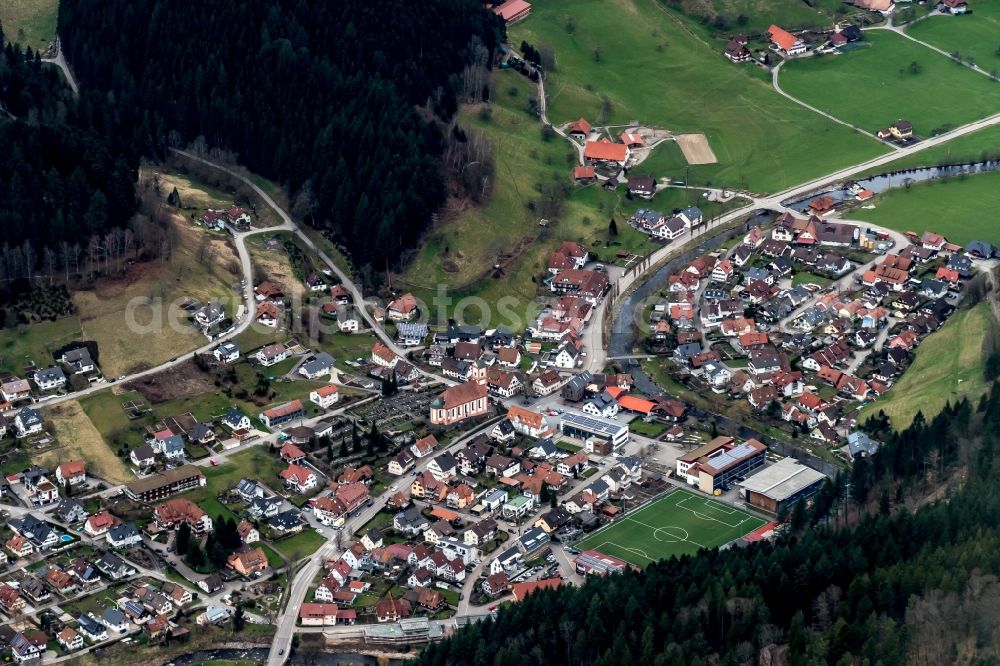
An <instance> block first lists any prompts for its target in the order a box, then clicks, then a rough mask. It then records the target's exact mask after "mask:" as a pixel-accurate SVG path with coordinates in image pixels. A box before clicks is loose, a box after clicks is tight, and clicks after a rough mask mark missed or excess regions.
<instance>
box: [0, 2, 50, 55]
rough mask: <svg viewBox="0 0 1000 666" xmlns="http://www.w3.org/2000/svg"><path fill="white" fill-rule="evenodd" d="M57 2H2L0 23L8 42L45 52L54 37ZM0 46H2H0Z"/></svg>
mask: <svg viewBox="0 0 1000 666" xmlns="http://www.w3.org/2000/svg"><path fill="white" fill-rule="evenodd" d="M58 14H59V0H3V2H0V23H2V24H3V32H4V35H5V36H6V37H7V39H8V40H10V41H12V42H20V43H21V45H22V46H30V47H31V48H33V49H35V50H39V49H41V50H43V51H44V50H45V48H46V47H48V45H49V43H50V42H52V40H54V39H55V37H56V16H57V15H58ZM0 46H3V45H2V44H0Z"/></svg>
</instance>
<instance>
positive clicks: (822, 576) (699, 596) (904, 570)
mask: <svg viewBox="0 0 1000 666" xmlns="http://www.w3.org/2000/svg"><path fill="white" fill-rule="evenodd" d="M998 433H1000V389H998V388H997V386H996V385H994V386H993V388H992V392H991V393H990V394H989V395H988V396H984V397H983V399H982V400H981V401H980V402H979V404H978V405H976V406H973V405H970V404H969V403H968V402H966V401H963V402H960V403H958V404H957V405H952V406H949V407H948V408H947V409H945V410H944V411H943V412H942V413H941V414H940V415H938V416H937V417H935V418H934V419H932V420H930V421H929V422H925V420H924V419H923V417H922V416H920V415H918V417H917V419H916V420H915V421H914V423H913V425H912V426H911V427H910V428H908V429H907V430H905V431H903V432H901V433H891V432H885V433H884V434H885V440H884V443H883V446H882V448H881V449H880V450H879V451H878V452H877V453H876V454H875V455H874V456H873V457H871V458H870V459H861V460H859V461H857V462H856V463H855V465H854V466H853V468H852V470H851V472H849V473H845V474H842V475H840V477H839V478H838V480H837V481H835V482H828V483H827V484H826V486H825V487H824V488H823V490H822V491H821V493H820V494H819V495H817V496H816V498H815V501H814V502H813V504H812V506H811V507H809V508H806V507H805V506H804V505H801V504H800V505H798V507H797V508H796V509H795V510H794V511H793V513H792V515H791V516H786V517H785V518H786V523H785V528H784V529H785V530H786V531H785V532H784V533H783V535H782V536H780V537H779V538H778V539H776V540H774V541H773V542H763V543H758V544H752V545H749V546H747V547H743V548H740V547H736V548H730V549H727V550H715V551H701V552H700V553H699V554H697V555H696V556H686V557H684V558H681V559H671V560H669V561H662V562H659V563H657V564H654V565H651V566H650V567H648V568H647V569H646V570H645V571H643V572H641V573H626V574H623V575H615V576H609V577H606V578H603V579H592V580H589V581H588V582H587V584H586V585H584V586H583V587H581V588H574V587H570V586H564V587H562V588H560V589H557V590H546V591H543V592H541V593H538V594H533V595H530V596H529V597H528V598H527V599H526V600H525V601H523V602H521V603H518V604H509V605H506V606H504V607H503V608H502V609H501V610H500V611H499V613H498V614H497V616H496V619H495V620H493V621H485V622H481V623H478V624H474V625H471V626H468V627H466V628H463V629H461V630H459V631H458V632H457V633H456V634H455V635H454V637H452V638H450V639H448V640H445V641H444V642H442V643H439V644H434V645H431V646H429V647H428V648H427V649H426V650H425V651H424V652H423V653H422V655H421V656H420V658H419V663H420V664H423V665H427V666H430V665H441V666H443V665H445V664H456V665H457V664H493V665H497V666H499V665H505V666H506V665H514V664H518V665H520V666H528V665H535V664H537V665H542V664H546V665H549V664H567V665H570V664H573V665H576V664H580V665H587V664H597V665H602V666H603V665H608V666H610V665H612V664H633V663H634V664H655V665H657V666H700V665H703V664H704V665H708V664H721V665H737V664H746V665H751V664H787V665H789V666H811V665H813V664H828V665H831V666H860V665H870V666H876V665H882V666H902V665H903V664H927V665H930V664H969V665H970V666H973V665H974V666H986V665H988V664H990V665H992V664H997V663H1000V661H998V659H1000V634H998V631H1000V628H998V626H997V623H996V618H997V617H998V613H1000V585H998V578H997V575H998V574H1000V487H998V484H997V482H996V481H997V477H998V473H1000V458H998V455H997V442H998V437H1000V435H998Z"/></svg>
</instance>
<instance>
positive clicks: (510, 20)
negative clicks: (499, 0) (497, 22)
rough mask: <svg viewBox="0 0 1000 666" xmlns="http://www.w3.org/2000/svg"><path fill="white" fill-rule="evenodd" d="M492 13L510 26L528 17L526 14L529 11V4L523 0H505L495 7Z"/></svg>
mask: <svg viewBox="0 0 1000 666" xmlns="http://www.w3.org/2000/svg"><path fill="white" fill-rule="evenodd" d="M493 13H494V14H496V15H497V16H499V17H500V18H502V19H503V20H504V22H505V23H506V24H507V25H508V26H510V25H513V24H515V23H517V22H518V21H522V20H524V19H526V18H528V14H530V13H531V5H530V4H529V3H527V2H525V1H524V0H507V2H505V3H503V4H502V5H500V6H499V7H496V8H495V9H494V10H493Z"/></svg>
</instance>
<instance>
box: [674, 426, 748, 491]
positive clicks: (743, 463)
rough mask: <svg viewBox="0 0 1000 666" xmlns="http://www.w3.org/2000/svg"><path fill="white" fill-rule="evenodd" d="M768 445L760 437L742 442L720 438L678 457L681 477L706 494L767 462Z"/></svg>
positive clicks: (678, 473) (678, 472) (678, 470)
mask: <svg viewBox="0 0 1000 666" xmlns="http://www.w3.org/2000/svg"><path fill="white" fill-rule="evenodd" d="M766 454H767V447H766V446H765V445H764V444H763V443H761V442H759V441H757V440H756V439H748V440H747V441H745V442H743V443H741V444H739V443H737V442H736V441H735V440H734V439H733V438H732V437H716V438H715V439H713V440H712V441H710V442H708V443H707V444H703V445H701V446H699V447H698V448H696V449H694V450H693V451H689V452H688V453H685V454H684V455H682V456H680V457H679V458H677V463H676V464H677V476H678V477H679V478H680V479H683V480H684V481H687V482H688V483H689V484H690V485H692V486H697V487H698V489H699V490H701V491H702V492H705V493H714V492H715V491H716V490H718V489H720V488H723V487H724V486H728V485H730V484H732V483H734V482H736V481H737V480H738V479H739V477H745V476H747V475H749V474H750V472H752V471H753V470H755V469H757V468H758V467H762V466H763V465H764V463H765V456H766Z"/></svg>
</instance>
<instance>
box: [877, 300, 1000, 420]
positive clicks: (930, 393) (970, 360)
mask: <svg viewBox="0 0 1000 666" xmlns="http://www.w3.org/2000/svg"><path fill="white" fill-rule="evenodd" d="M996 325H997V322H996V321H995V320H994V318H993V315H992V313H991V312H990V306H989V303H986V302H983V303H980V304H979V305H977V306H975V307H974V308H972V309H971V310H960V311H958V312H956V313H955V314H954V315H952V317H951V318H950V319H949V320H948V321H947V322H945V325H944V326H942V327H941V329H940V330H938V331H936V332H935V333H932V334H931V335H930V336H928V338H927V339H926V340H924V341H923V343H921V345H920V346H919V347H918V348H917V352H916V357H915V358H914V360H913V364H912V365H911V366H910V367H909V368H907V370H906V372H904V373H903V376H902V377H901V378H900V379H899V381H898V382H896V384H895V385H894V386H893V387H892V389H891V390H890V391H889V392H888V393H886V394H885V396H884V397H882V398H880V399H879V400H876V401H875V402H873V403H871V404H870V405H868V406H867V407H865V408H864V409H863V410H862V411H861V414H860V415H859V417H858V422H859V423H860V422H862V421H864V420H865V419H867V418H868V417H869V416H871V415H873V414H877V413H878V412H879V410H883V411H885V413H886V414H887V415H888V416H889V418H890V419H891V420H892V425H893V427H894V428H896V430H902V429H903V428H906V427H907V426H909V425H910V423H911V422H912V421H913V417H914V416H916V414H917V411H922V412H923V413H924V416H925V417H927V418H931V417H933V416H935V415H936V414H937V413H938V412H940V411H941V410H942V409H943V408H944V406H945V404H946V403H947V402H949V401H952V402H954V401H955V400H957V399H959V398H961V397H967V398H969V400H972V401H973V402H975V401H976V400H978V399H979V396H981V395H983V393H985V392H986V390H987V385H986V381H985V379H984V378H983V361H984V359H983V338H984V337H985V335H986V330H987V329H988V328H989V327H994V326H996Z"/></svg>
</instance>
